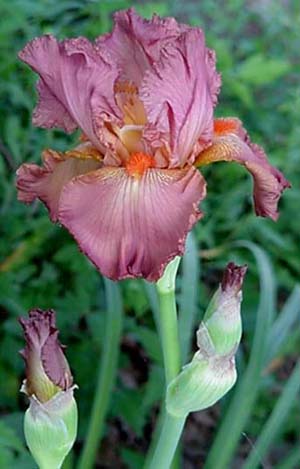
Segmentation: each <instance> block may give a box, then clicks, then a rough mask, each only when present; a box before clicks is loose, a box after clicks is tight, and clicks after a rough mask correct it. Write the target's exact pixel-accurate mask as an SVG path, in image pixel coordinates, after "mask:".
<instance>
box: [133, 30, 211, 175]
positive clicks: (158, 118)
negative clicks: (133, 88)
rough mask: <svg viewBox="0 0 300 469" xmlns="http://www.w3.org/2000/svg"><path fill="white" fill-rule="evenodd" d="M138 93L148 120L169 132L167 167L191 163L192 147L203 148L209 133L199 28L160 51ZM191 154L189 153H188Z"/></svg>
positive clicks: (208, 104) (204, 57) (208, 94)
mask: <svg viewBox="0 0 300 469" xmlns="http://www.w3.org/2000/svg"><path fill="white" fill-rule="evenodd" d="M140 96H141V99H142V101H143V102H144V105H145V108H146V112H147V116H148V120H149V122H150V123H151V124H154V125H155V126H156V127H157V129H158V130H159V131H161V132H163V133H168V134H169V139H170V148H171V153H172V157H171V164H170V167H183V166H184V165H185V164H186V163H187V160H188V158H189V157H190V158H189V159H190V161H189V162H190V163H193V160H194V158H195V156H194V155H193V153H192V150H193V147H194V146H195V144H196V143H197V142H199V141H200V140H201V142H202V148H201V149H203V148H204V147H205V146H207V144H208V143H209V142H210V141H211V138H212V135H213V98H212V95H211V90H210V81H209V74H208V69H207V51H206V48H205V44H204V36H203V33H202V31H201V30H198V29H191V28H190V29H187V30H186V32H184V33H183V34H181V35H180V36H179V37H178V38H177V39H176V40H174V41H173V43H172V45H170V46H169V47H168V48H165V49H164V50H163V51H162V52H161V58H160V60H159V61H158V62H156V63H155V64H153V67H152V69H151V70H149V71H148V72H147V73H146V75H145V78H144V80H143V83H142V86H141V92H140ZM190 155H192V156H190Z"/></svg>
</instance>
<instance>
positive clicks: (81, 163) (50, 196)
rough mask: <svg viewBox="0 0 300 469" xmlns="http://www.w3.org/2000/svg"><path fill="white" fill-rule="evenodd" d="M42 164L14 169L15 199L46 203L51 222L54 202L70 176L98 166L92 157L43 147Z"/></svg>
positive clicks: (53, 218) (56, 206) (56, 202)
mask: <svg viewBox="0 0 300 469" xmlns="http://www.w3.org/2000/svg"><path fill="white" fill-rule="evenodd" d="M43 160H44V166H43V167H41V166H38V165H36V164H27V163H25V164H23V165H22V166H21V167H20V168H19V169H18V171H17V189H18V199H19V200H20V201H21V202H25V203H31V202H33V201H34V200H35V199H36V198H38V199H40V200H42V201H43V202H44V204H45V205H46V206H47V208H48V210H49V212H50V217H51V220H52V221H57V214H58V203H59V198H60V194H61V191H62V188H63V186H64V185H65V184H66V183H67V182H69V181H70V180H71V179H72V178H73V177H74V176H78V175H80V174H85V173H87V172H89V171H93V170H95V169H98V168H99V167H100V163H99V162H98V161H96V160H95V159H80V158H71V157H68V158H66V156H65V155H64V154H63V153H58V152H55V151H53V150H45V151H44V153H43Z"/></svg>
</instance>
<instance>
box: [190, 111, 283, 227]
mask: <svg viewBox="0 0 300 469" xmlns="http://www.w3.org/2000/svg"><path fill="white" fill-rule="evenodd" d="M217 161H235V162H237V163H240V164H242V165H243V166H245V168H247V169H248V171H250V173H251V174H252V177H253V180H254V191H253V198H254V205H255V212H256V214H257V215H260V216H262V217H269V218H272V219H273V220H277V218H278V216H279V214H278V211H277V205H278V201H279V199H280V196H281V194H282V192H283V190H284V189H286V188H288V187H290V183H289V182H288V181H287V180H286V179H285V177H284V176H283V174H282V173H281V172H280V171H279V170H278V169H276V168H274V167H273V166H271V165H270V164H269V162H268V159H267V156H266V154H265V152H264V150H263V149H262V148H261V147H260V146H259V145H256V144H254V143H252V142H251V141H250V139H249V136H248V134H247V132H246V131H245V129H243V127H242V124H241V122H240V121H239V120H238V119H235V118H227V119H216V121H215V137H214V140H213V144H212V145H211V146H210V147H209V148H207V149H206V150H204V151H203V152H202V153H200V155H199V156H198V158H197V160H196V163H195V164H196V165H197V166H201V165H205V164H210V163H214V162H217Z"/></svg>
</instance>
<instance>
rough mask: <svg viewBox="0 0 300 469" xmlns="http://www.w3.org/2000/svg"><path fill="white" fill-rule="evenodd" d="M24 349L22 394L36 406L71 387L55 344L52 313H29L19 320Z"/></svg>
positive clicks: (60, 351)
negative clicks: (23, 389)
mask: <svg viewBox="0 0 300 469" xmlns="http://www.w3.org/2000/svg"><path fill="white" fill-rule="evenodd" d="M20 323H21V325H22V327H23V329H24V334H25V340H26V347H25V348H24V349H23V350H22V351H21V354H22V356H23V358H24V360H25V363H26V385H25V390H26V393H27V394H28V395H29V396H31V395H34V396H36V398H37V399H38V400H39V401H40V402H46V401H48V400H50V399H51V398H52V397H53V396H54V395H55V394H56V393H57V392H59V391H60V390H67V389H69V388H70V387H71V386H72V383H73V378H72V375H71V372H70V368H69V365H68V362H67V360H66V358H65V356H64V353H63V349H62V346H61V344H60V343H59V341H58V330H57V329H56V324H55V312H54V311H53V310H48V311H42V310H40V309H34V310H32V311H30V313H29V318H28V319H27V318H20Z"/></svg>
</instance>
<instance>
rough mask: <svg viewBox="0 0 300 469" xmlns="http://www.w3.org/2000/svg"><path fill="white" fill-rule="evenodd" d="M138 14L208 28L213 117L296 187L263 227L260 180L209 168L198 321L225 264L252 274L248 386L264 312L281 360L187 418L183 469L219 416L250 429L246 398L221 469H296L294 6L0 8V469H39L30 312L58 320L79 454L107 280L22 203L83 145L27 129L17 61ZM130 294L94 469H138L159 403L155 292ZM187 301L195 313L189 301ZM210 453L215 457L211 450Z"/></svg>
mask: <svg viewBox="0 0 300 469" xmlns="http://www.w3.org/2000/svg"><path fill="white" fill-rule="evenodd" d="M132 5H134V6H135V7H136V8H137V10H138V12H139V13H141V14H142V15H144V16H147V17H149V16H151V15H152V13H153V12H157V13H159V14H161V15H172V16H176V18H177V19H179V20H180V21H183V22H187V23H190V24H193V25H199V26H201V27H203V28H204V30H205V33H206V37H207V42H208V44H209V46H210V47H213V48H215V49H216V51H217V57H218V69H219V71H221V72H222V77H223V87H222V92H221V96H220V100H219V101H220V103H219V106H218V107H217V115H219V116H231V115H234V116H238V117H239V118H241V119H242V120H243V122H244V123H245V126H246V127H247V129H248V130H249V132H250V134H251V137H252V140H254V141H256V142H258V143H262V144H263V146H264V147H265V149H266V151H267V153H268V155H269V158H270V160H271V161H272V163H273V164H274V165H276V166H278V167H279V168H280V169H281V170H282V171H283V172H284V173H285V175H286V176H287V177H288V179H289V180H290V181H291V182H292V186H293V188H292V189H291V190H289V191H287V192H286V193H285V195H284V197H283V200H282V201H281V203H280V208H281V216H280V219H279V221H278V223H276V224H275V223H273V222H272V221H270V220H266V219H259V218H256V217H255V216H254V212H253V207H252V200H251V191H252V185H251V184H252V183H251V179H250V177H249V175H248V174H246V173H245V170H244V169H243V168H240V167H238V166H237V165H235V164H223V163H219V164H215V165H212V166H210V167H207V168H205V169H204V170H203V172H204V173H205V177H206V178H207V181H208V197H207V199H206V200H205V202H204V203H203V205H202V207H203V209H204V212H205V217H204V218H203V220H202V221H201V222H200V223H199V224H198V225H197V227H196V229H195V230H194V239H196V243H197V244H196V246H197V248H196V250H195V257H196V258H197V263H198V264H199V263H200V259H201V269H200V271H201V273H199V276H198V277H196V280H195V279H194V280H193V282H194V286H195V289H196V290H195V291H196V306H197V313H196V314H197V318H196V319H197V322H199V320H200V318H201V315H202V312H203V310H204V308H205V307H206V305H207V301H208V298H209V296H210V295H211V293H212V291H213V290H214V289H215V288H216V286H217V283H218V281H219V280H220V277H221V271H222V269H223V268H224V266H225V264H226V262H227V261H228V260H235V261H236V262H240V263H243V262H247V263H248V264H249V272H248V275H247V280H246V284H245V292H244V303H243V322H244V337H243V343H242V346H241V347H240V354H239V370H240V380H241V382H242V381H243V378H244V377H245V376H246V377H247V376H248V375H247V372H249V369H247V368H246V365H247V363H249V361H250V359H251V360H252V361H251V363H252V362H253V366H252V368H253V369H255V366H257V367H258V365H257V364H258V362H259V360H260V358H259V357H260V349H259V344H258V342H257V341H255V340H254V346H253V347H252V345H253V336H254V327H255V321H256V318H257V315H258V328H256V332H255V334H256V335H255V337H256V338H257V337H258V336H257V334H258V332H257V331H259V329H260V327H259V326H260V324H261V331H262V333H261V334H263V333H264V328H266V331H265V332H266V333H265V337H264V341H263V342H264V343H267V344H270V347H271V348H272V347H273V349H272V353H271V352H270V354H269V357H268V358H269V359H268V360H267V361H266V362H264V366H263V371H262V372H261V370H259V369H258V368H256V371H257V370H258V372H255V373H254V374H253V375H251V374H250V375H249V376H252V377H254V379H253V380H252V381H251V380H250V381H249V379H250V378H248V382H247V381H244V382H245V383H246V384H245V385H244V388H243V389H242V391H240V393H239V394H236V395H235V396H234V395H233V394H234V393H231V394H230V396H229V397H227V398H226V399H224V400H223V401H222V403H221V404H218V405H216V406H215V407H214V408H213V409H210V410H208V411H206V412H202V413H199V414H195V415H193V416H192V417H191V418H190V420H189V423H188V426H187V429H186V432H185V445H184V448H185V450H184V457H185V459H184V461H185V463H184V467H186V468H201V467H203V459H204V456H205V455H207V453H208V450H209V448H210V447H211V445H212V442H213V439H214V435H216V432H217V429H218V427H219V426H220V423H221V422H222V421H223V422H224V421H225V420H224V415H225V414H226V411H227V412H228V409H229V411H230V412H231V414H230V415H231V418H232V419H233V420H232V422H235V421H238V419H239V418H243V412H244V408H245V406H246V407H247V406H248V405H249V406H250V404H249V402H250V401H247V400H245V396H246V397H247V396H248V397H250V400H251V396H253V395H254V393H255V396H256V397H255V402H252V403H251V406H250V407H249V409H250V408H251V412H250V415H249V418H247V419H245V422H244V423H243V424H242V431H239V430H234V429H232V435H234V431H236V432H237V444H236V443H235V442H234V443H233V449H232V450H231V454H230V458H229V459H230V461H229V462H228V461H227V462H226V461H225V462H224V461H223V462H222V455H221V453H220V455H219V458H220V459H219V466H218V467H220V468H223V467H224V468H225V467H233V468H234V467H241V465H242V464H246V462H245V461H246V459H247V457H248V458H250V457H252V458H253V453H255V452H256V451H257V452H258V461H256V462H255V463H253V461H252V463H251V459H248V461H250V463H251V464H252V465H251V464H250V463H249V464H250V465H248V466H246V465H245V467H248V468H254V467H266V468H268V467H278V468H281V469H283V468H293V467H295V468H296V467H300V463H299V461H300V453H299V441H298V440H299V428H300V415H299V407H297V405H296V402H297V400H298V402H299V386H300V383H299V379H298V378H297V377H296V378H295V377H293V376H292V370H293V367H294V364H295V362H296V361H297V358H298V357H299V346H300V327H299V322H300V311H299V304H300V293H299V287H297V282H299V277H300V245H299V232H300V221H299V200H300V189H299V180H300V153H299V148H300V128H299V123H300V85H299V63H300V52H299V51H300V47H299V45H300V37H299V22H300V7H299V2H297V1H288V0H286V1H284V0H281V1H275V0H273V1H272V0H264V1H242V0H230V1H227V2H223V1H220V0H218V1H211V0H202V1H201V2H196V1H191V0H185V1H177V2H171V1H169V2H167V1H164V2H129V1H126V0H119V1H83V0H81V1H79V0H77V1H76V0H61V1H60V2H56V1H54V0H41V1H36V0H11V1H9V2H8V1H4V0H0V22H1V23H0V24H1V26H0V51H1V52H0V57H1V61H0V103H1V114H0V154H1V159H0V176H1V177H0V187H1V190H0V217H1V225H0V314H1V323H0V415H1V422H0V467H3V468H10V467H15V468H22V469H23V468H24V469H26V468H27V467H28V468H30V467H32V461H31V459H30V457H29V456H28V453H27V452H26V450H25V447H24V440H23V436H22V430H21V426H22V415H23V412H24V409H25V408H26V402H25V399H24V398H23V396H21V395H20V394H19V388H20V384H21V380H22V378H23V376H24V367H23V363H22V360H21V358H20V357H19V355H18V350H19V349H20V348H21V347H22V338H21V330H20V327H19V325H18V323H17V317H18V316H19V315H24V314H26V312H27V311H28V310H29V309H30V308H32V307H35V306H39V307H40V308H49V307H51V308H55V309H56V310H57V312H58V323H59V326H60V328H61V338H62V341H63V342H64V343H66V344H68V352H67V353H68V358H69V361H70V363H71V366H72V369H73V370H74V374H75V377H76V382H77V383H78V384H79V386H80V387H79V390H78V392H77V399H78V403H79V408H80V426H79V437H78V443H77V446H76V447H75V455H76V454H78V452H79V450H80V447H81V444H82V440H83V438H84V435H85V429H86V426H87V419H88V415H89V411H90V403H91V400H92V396H93V389H94V385H95V380H96V374H97V373H96V369H97V363H98V357H99V356H100V354H101V346H102V340H103V337H102V330H103V320H104V319H103V318H104V315H103V314H101V312H102V313H103V312H104V311H105V308H106V303H105V295H104V285H103V281H102V279H101V277H100V276H99V274H98V273H97V272H96V271H95V269H94V268H93V266H92V265H91V264H90V263H89V262H88V261H87V259H85V258H84V256H83V255H82V254H80V253H79V252H78V249H77V247H76V245H75V243H74V242H73V240H72V239H71V237H70V236H69V235H68V234H67V233H66V232H65V231H64V230H63V229H62V228H61V227H59V226H54V225H52V224H51V223H50V221H49V219H48V216H47V213H46V210H45V208H44V207H43V206H42V204H39V203H37V204H34V205H32V206H30V207H25V206H23V205H22V204H21V203H18V202H17V200H16V189H15V187H14V180H15V170H16V168H17V167H18V166H19V165H20V164H21V163H22V162H24V161H27V160H28V161H39V160H40V154H41V151H42V149H43V148H45V147H52V148H55V149H60V150H65V149H66V148H69V146H70V145H71V144H73V143H74V142H75V139H76V136H72V137H67V136H65V135H64V134H63V133H61V132H59V131H44V130H41V129H36V128H34V127H33V126H32V124H31V113H32V109H33V106H34V103H35V100H36V95H35V89H34V83H35V81H36V76H34V74H33V73H32V72H31V71H30V70H29V69H28V68H26V67H25V66H24V65H23V64H22V63H20V62H19V61H18V59H17V52H18V51H19V50H20V49H21V48H22V47H23V46H24V44H25V43H26V42H27V41H28V40H30V39H32V38H33V37H35V36H38V35H41V34H43V33H48V32H51V33H53V34H55V35H56V36H58V37H59V38H63V37H66V36H69V37H70V36H78V35H86V36H87V37H89V38H90V39H93V38H94V37H96V36H97V35H99V34H101V33H103V32H106V31H108V30H109V29H110V28H111V15H112V13H113V11H115V10H118V9H121V8H127V7H128V6H132ZM99 79H101V77H99ZM240 240H248V241H251V242H253V243H255V244H254V245H253V244H252V245H243V246H241V245H238V244H237V241H240ZM257 246H259V248H258V247H257ZM253 249H254V253H255V254H256V258H255V257H253ZM266 253H267V254H266ZM189 262H191V266H190V268H192V265H193V260H188V261H187V269H186V272H185V273H184V274H182V275H181V276H180V277H179V280H178V288H179V292H181V294H183V295H184V294H185V293H186V291H185V289H184V285H185V283H186V277H185V276H186V275H188V273H187V272H189ZM200 277H201V278H200ZM201 281H202V283H201ZM121 288H122V293H123V298H124V310H125V314H126V319H125V326H124V328H125V329H124V335H123V340H122V344H121V351H122V352H121V360H120V367H119V373H118V382H117V386H116V389H115V390H114V393H113V396H112V402H111V406H110V412H109V419H108V422H107V425H106V432H105V438H104V441H103V443H102V445H101V448H99V453H98V458H97V461H98V462H97V465H96V466H95V467H99V468H100V467H111V468H112V467H123V466H124V467H130V468H133V469H134V468H139V467H141V461H142V460H143V455H144V453H145V450H146V448H147V445H148V443H149V438H150V433H151V430H152V427H153V422H154V419H155V412H156V409H157V403H158V401H159V399H160V396H161V394H162V392H163V372H162V365H161V363H162V362H161V351H160V347H159V343H158V339H157V335H156V332H155V329H154V325H153V320H152V315H151V308H150V306H149V297H148V296H147V290H146V289H145V288H144V284H143V282H141V281H124V282H122V284H121ZM290 295H292V296H290ZM181 298H182V295H181ZM185 301H187V302H186V303H184V302H183V304H185V305H186V304H188V297H186V298H185ZM287 301H288V303H286V302H287ZM274 302H275V306H274V311H275V313H274V317H273V318H271V319H270V323H274V324H276V327H275V328H274V327H273V329H272V327H271V326H270V324H269V325H268V324H267V322H266V317H267V316H266V315H267V311H269V310H270V311H271V309H272V308H273V303H274ZM258 304H260V306H259V307H258ZM280 311H281V314H279V312H280ZM278 314H279V315H278ZM270 315H271V316H272V311H271V313H270ZM268 317H269V316H268ZM278 318H279V319H278ZM276 319H277V322H276ZM267 329H268V330H267ZM251 347H252V348H251ZM251 357H252V358H251ZM251 370H252V369H251ZM251 370H250V371H251ZM290 376H292V378H293V380H292V381H288V383H289V384H290V387H289V388H288V390H287V386H286V383H287V380H288V378H289V377H290ZM294 376H295V374H294ZM254 389H255V391H254ZM257 389H258V390H257ZM283 392H285V394H284V397H283V399H282V402H279V401H278V398H279V397H280V396H281V395H282V393H283ZM291 396H293V398H292V397H291ZM232 397H235V399H236V402H237V405H236V409H235V411H234V410H232V408H231V407H230V400H231V399H232ZM248 397H247V398H248ZM278 403H279V404H281V407H279V408H278ZM274 408H275V409H277V410H278V415H277V414H276V415H275V416H274V414H273V416H274V421H273V424H272V421H271V424H269V427H267V426H266V423H268V418H269V416H270V414H271V412H272V410H274ZM279 411H281V412H279ZM234 412H235V413H234ZM228 418H229V417H227V420H228ZM274 422H275V423H274ZM276 422H277V426H279V427H280V428H277V427H276ZM233 426H234V425H233ZM266 427H267V428H266ZM223 428H225V427H223ZM226 428H227V429H228V431H227V432H226V435H225V436H226V438H225V437H224V439H223V444H224V447H225V446H226V445H227V448H228V447H229V446H230V445H231V442H232V441H233V439H234V437H233V436H232V435H231V427H230V426H228V427H226ZM265 433H266V435H265ZM220 434H221V433H219V435H220ZM223 434H224V433H223ZM221 435H222V434H221ZM262 435H263V438H265V440H263V444H262V443H260V439H261V438H262ZM219 438H221V437H219ZM231 438H232V439H231ZM259 445H262V447H263V448H265V450H264V451H261V447H260V446H259ZM214 448H215V449H214ZM214 448H213V451H214V452H215V453H216V451H217V450H218V447H216V446H215V447H214ZM224 451H225V450H224ZM251 455H252V456H251ZM226 464H228V465H226ZM253 464H254V465H253ZM214 468H217V466H216V465H214Z"/></svg>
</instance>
